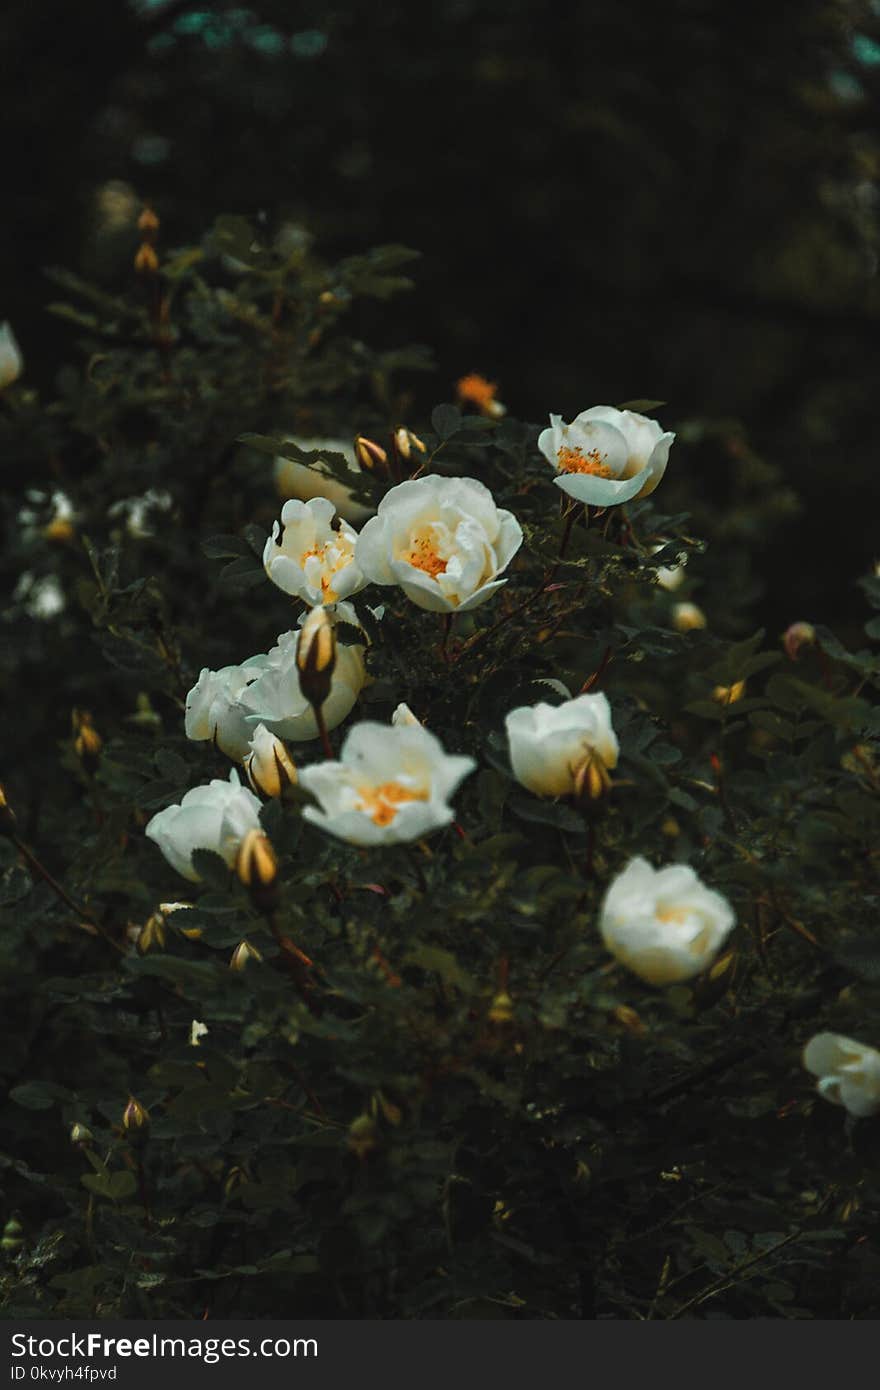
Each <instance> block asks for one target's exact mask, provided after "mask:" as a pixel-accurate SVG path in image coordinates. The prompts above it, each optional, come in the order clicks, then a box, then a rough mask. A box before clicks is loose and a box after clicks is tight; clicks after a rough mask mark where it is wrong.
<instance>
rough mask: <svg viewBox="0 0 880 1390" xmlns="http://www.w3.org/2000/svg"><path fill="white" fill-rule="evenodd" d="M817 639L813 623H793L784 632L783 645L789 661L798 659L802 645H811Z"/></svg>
mask: <svg viewBox="0 0 880 1390" xmlns="http://www.w3.org/2000/svg"><path fill="white" fill-rule="evenodd" d="M815 640H816V629H815V628H814V627H813V624H812V623H792V624H791V626H790V627H787V628H786V629H785V632H784V633H783V634H782V645H783V647H784V648H785V655H786V656H787V657H788V659H789V661H797V659H798V653H799V652H800V649H801V647H809V646H811V645H812V643H813V642H815Z"/></svg>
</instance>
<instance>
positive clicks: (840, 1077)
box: [803, 1033, 880, 1120]
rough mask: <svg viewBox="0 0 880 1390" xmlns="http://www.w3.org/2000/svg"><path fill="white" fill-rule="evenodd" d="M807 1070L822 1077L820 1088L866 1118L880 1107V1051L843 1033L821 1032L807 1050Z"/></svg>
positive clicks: (819, 1082)
mask: <svg viewBox="0 0 880 1390" xmlns="http://www.w3.org/2000/svg"><path fill="white" fill-rule="evenodd" d="M803 1062H804V1066H805V1067H806V1069H807V1071H810V1072H812V1073H813V1075H814V1076H817V1077H818V1078H819V1080H818V1082H817V1085H816V1090H817V1091H818V1092H819V1095H820V1096H823V1097H824V1098H825V1100H830V1101H831V1103H832V1104H833V1105H842V1106H843V1108H844V1109H845V1110H847V1111H848V1112H849V1114H850V1115H854V1116H855V1117H856V1118H857V1119H860V1120H861V1119H865V1118H866V1117H867V1116H868V1115H874V1114H876V1113H877V1111H878V1110H880V1052H878V1051H877V1049H876V1048H873V1047H868V1046H867V1044H866V1043H860V1042H855V1041H854V1040H853V1039H852V1038H844V1037H842V1036H841V1035H840V1034H839V1033H817V1034H816V1035H815V1037H812V1038H810V1041H809V1042H808V1043H807V1045H806V1047H805V1048H804V1052H803Z"/></svg>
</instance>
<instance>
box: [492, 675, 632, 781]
mask: <svg viewBox="0 0 880 1390" xmlns="http://www.w3.org/2000/svg"><path fill="white" fill-rule="evenodd" d="M504 723H505V727H506V730H507V743H508V747H509V749H510V762H511V766H512V767H513V775H514V777H515V778H516V779H517V781H518V782H521V783H522V785H523V786H524V787H528V789H529V791H531V792H534V793H535V794H536V795H537V796H568V795H571V794H572V793H574V791H575V790H576V774H577V770H578V768H579V767H580V766H581V765H582V764H583V762H584V759H585V758H588V757H590V756H591V755H592V754H596V755H597V756H598V757H599V758H600V759H601V761H602V762H603V763H604V765H605V767H607V768H612V767H616V766H617V755H618V752H619V751H620V750H619V745H618V742H617V735H616V734H615V732H614V730H613V728H612V727H611V706H610V705H609V704H608V699H607V697H606V696H605V695H578V696H576V697H575V698H574V699H573V700H566V701H565V703H564V704H561V705H546V704H538V705H522V706H520V708H519V709H514V710H511V711H510V713H509V714H508V716H507V718H506V719H505V721H504Z"/></svg>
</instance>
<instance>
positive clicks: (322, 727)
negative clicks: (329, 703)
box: [312, 705, 336, 762]
mask: <svg viewBox="0 0 880 1390" xmlns="http://www.w3.org/2000/svg"><path fill="white" fill-rule="evenodd" d="M312 708H313V709H314V711H315V719H316V721H317V724H318V733H319V734H320V735H321V746H322V747H323V749H324V753H325V754H326V756H327V757H328V758H329V759H330V761H331V762H332V761H333V760H334V759H335V757H336V754H335V753H334V752H333V744H332V743H331V742H330V735H329V733H328V732H327V721H326V719H325V718H324V706H323V705H313V706H312Z"/></svg>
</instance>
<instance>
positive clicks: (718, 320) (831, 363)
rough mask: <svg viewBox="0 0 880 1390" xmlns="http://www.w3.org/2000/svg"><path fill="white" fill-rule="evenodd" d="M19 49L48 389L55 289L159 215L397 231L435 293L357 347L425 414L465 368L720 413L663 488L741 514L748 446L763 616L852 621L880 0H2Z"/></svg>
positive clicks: (128, 252)
mask: <svg viewBox="0 0 880 1390" xmlns="http://www.w3.org/2000/svg"><path fill="white" fill-rule="evenodd" d="M0 45H2V52H3V54H4V80H3V87H4V96H3V111H4V149H5V154H6V158H5V172H4V184H5V196H4V200H3V215H2V217H0V266H2V267H3V273H2V281H0V317H3V318H8V319H10V320H11V321H12V322H13V324H14V328H15V331H16V334H17V336H18V338H19V340H20V342H21V344H22V346H23V349H24V352H25V355H26V359H27V364H28V377H27V379H28V381H29V382H31V383H33V384H37V385H39V386H40V387H41V388H45V389H47V390H51V387H52V382H53V377H54V373H55V371H56V370H57V368H58V366H59V365H60V364H61V363H62V362H63V361H64V360H65V357H66V356H69V355H70V353H71V351H72V350H73V347H74V344H75V340H76V331H75V330H73V329H71V328H69V327H68V326H67V325H65V324H63V323H60V322H59V321H57V320H56V319H54V318H51V317H49V316H48V315H47V314H46V313H45V310H44V306H45V304H46V302H47V301H48V300H50V299H51V298H53V293H52V287H51V285H49V283H48V281H47V280H46V279H45V277H44V275H43V268H44V267H45V266H47V265H52V264H62V265H66V266H68V267H71V268H73V269H76V270H78V271H80V272H82V273H85V274H87V275H89V276H91V277H93V278H95V279H97V280H99V281H100V282H102V283H106V284H113V283H118V284H125V283H127V282H129V281H130V277H131V274H132V272H131V257H132V250H133V247H134V246H135V245H136V232H135V230H134V226H133V221H134V217H136V215H137V211H138V206H139V200H140V199H141V198H143V197H149V198H152V199H153V200H154V201H155V205H156V207H157V210H158V211H159V213H160V216H161V218H162V239H163V243H164V245H165V246H166V247H170V246H173V245H180V244H184V243H187V242H189V241H193V240H197V239H198V238H199V237H200V236H201V235H202V234H203V232H204V231H205V229H206V227H207V226H208V225H210V223H211V222H212V221H213V218H214V216H215V214H217V213H218V212H237V213H244V214H246V215H248V216H250V217H255V216H258V215H259V214H260V213H261V212H262V213H265V215H266V219H267V226H271V227H276V226H278V225H279V223H280V222H282V221H283V220H285V219H292V220H295V221H297V222H300V223H303V224H305V225H306V226H307V227H308V229H309V230H310V231H311V232H312V233H314V234H315V236H316V238H317V242H318V246H319V248H320V249H321V250H323V251H325V252H326V254H327V255H328V256H332V255H336V254H340V253H347V252H350V251H354V250H360V249H365V248H367V247H369V246H371V245H373V244H376V243H378V242H383V241H399V242H403V243H405V244H408V245H411V246H414V247H416V248H418V249H419V250H420V251H421V252H422V253H423V261H422V262H421V263H420V265H419V266H418V267H417V270H416V278H417V285H418V288H417V290H416V292H415V294H414V295H411V296H407V297H404V299H403V300H398V301H397V302H395V303H394V304H393V305H391V306H382V307H381V308H380V309H377V310H373V311H372V314H371V317H370V318H369V319H365V320H364V322H363V325H362V326H363V328H364V331H365V332H367V331H369V332H370V333H371V334H372V335H373V336H378V337H379V338H380V339H383V338H384V339H386V340H387V342H388V343H389V344H390V343H393V342H395V341H403V340H411V339H413V338H418V339H419V340H421V341H423V342H425V343H428V344H430V345H431V346H432V348H433V349H434V351H435V353H436V357H437V362H438V366H439V377H438V378H436V379H433V380H432V379H430V378H428V379H424V380H422V381H419V382H416V383H414V384H415V387H416V389H417V391H419V392H420V393H421V395H420V400H421V403H422V404H423V405H425V406H427V405H429V404H430V403H432V402H433V401H435V400H436V399H438V398H441V399H442V398H445V397H446V398H448V397H449V396H450V395H451V390H452V382H453V381H454V380H455V379H456V377H458V376H460V375H461V374H463V373H464V372H466V371H470V370H478V371H481V372H483V373H484V374H485V375H487V376H489V377H491V378H493V379H497V380H498V381H499V383H500V395H501V398H502V399H503V400H504V401H505V402H506V403H507V404H508V406H509V408H510V409H511V410H512V411H513V412H514V413H515V414H516V415H518V416H520V417H521V418H525V419H534V420H542V419H544V418H545V417H546V414H547V412H548V411H549V410H554V411H559V412H561V413H563V414H564V415H566V416H567V417H568V416H571V415H572V414H574V413H576V412H577V411H579V410H581V409H584V408H586V407H587V406H588V405H592V404H594V403H597V402H608V403H616V402H621V401H623V400H626V399H632V398H640V397H650V398H652V399H662V400H664V401H667V402H668V403H669V404H668V406H667V407H666V408H665V410H664V411H663V412H662V418H663V420H664V423H665V424H667V425H668V426H670V427H672V428H677V429H679V431H680V432H682V431H683V438H685V439H687V437H688V430H689V429H690V431H691V434H693V431H694V428H695V426H694V421H699V420H706V419H709V420H712V421H714V422H715V425H716V432H715V434H714V435H713V441H714V444H713V447H711V448H694V449H693V450H691V451H690V452H689V453H688V455H687V462H686V463H685V462H684V454H682V455H680V457H681V458H682V464H681V465H680V467H679V469H678V474H677V477H676V480H675V482H674V483H673V484H672V487H673V488H674V489H677V495H676V496H675V497H674V500H676V501H680V502H682V503H683V505H685V506H687V505H688V502H689V501H691V500H693V499H697V500H698V502H699V503H700V504H701V505H704V506H706V505H708V506H711V505H715V506H717V507H719V508H723V507H724V506H725V495H726V494H725V476H724V475H725V469H726V468H728V467H729V466H730V457H734V456H736V453H737V450H738V449H741V447H742V441H743V440H747V441H748V446H749V447H750V448H751V449H753V450H755V451H756V452H757V454H758V455H759V456H760V457H761V458H764V459H768V460H769V461H770V462H771V463H772V464H774V465H776V466H778V468H779V470H780V474H779V478H780V480H781V484H782V485H784V486H785V487H787V488H793V489H794V491H795V492H796V494H797V496H798V498H799V499H800V502H801V507H800V510H799V511H797V512H794V511H791V512H789V513H788V514H787V516H786V517H785V518H784V519H781V520H780V522H779V524H778V525H775V526H774V527H772V528H770V530H769V531H768V530H766V529H763V530H761V529H760V528H759V529H758V530H756V534H755V537H754V545H755V548H756V552H757V556H758V562H759V569H760V574H761V578H762V580H763V584H764V589H765V600H764V603H765V607H764V612H763V614H762V617H764V618H766V619H767V620H768V623H769V624H770V625H772V624H773V623H774V622H776V623H779V624H784V623H786V622H787V621H789V620H791V619H793V618H800V617H809V618H812V619H821V620H823V621H826V622H836V623H837V624H838V626H840V623H841V620H842V618H843V617H844V616H845V610H846V609H847V608H854V607H855V606H857V603H856V600H855V599H854V591H853V581H854V579H855V577H856V576H857V575H858V574H860V573H863V572H864V571H865V569H866V568H867V566H869V565H870V564H871V563H872V561H873V560H874V559H875V554H876V552H880V546H878V545H877V544H876V543H875V536H876V527H875V525H874V510H875V506H876V502H877V498H878V489H877V486H876V483H875V469H876V459H875V456H876V438H877V411H876V380H877V367H878V360H877V352H876V343H877V334H878V325H880V292H878V284H877V248H878V242H880V236H878V221H877V203H878V170H880V130H878V124H880V120H878V118H880V108H878V105H877V100H876V97H877V91H878V84H880V17H878V13H877V7H876V6H875V5H873V4H870V3H868V0H775V3H774V4H772V5H763V6H754V7H753V6H743V5H736V4H731V3H722V2H721V0H670V2H669V3H665V4H662V5H660V4H657V3H655V0H585V3H581V4H571V5H557V6H550V5H548V4H547V3H546V0H544V3H539V0H437V3H434V4H432V5H431V6H430V7H428V6H423V5H417V4H413V3H412V0H390V3H384V4H382V5H376V4H366V3H364V4H359V3H354V2H353V0H339V3H335V4H333V3H329V0H311V2H309V0H253V3H251V4H249V5H246V4H244V3H242V4H228V5H227V4H223V3H213V4H212V3H208V4H203V5H199V4H197V3H194V4H186V3H184V4H180V3H174V2H173V0H172V2H171V3H165V4H162V3H158V4H157V3H152V4H142V5H140V6H135V5H126V4H124V3H123V0H90V3H89V4H87V5H76V6H73V5H70V3H69V0H40V3H33V0H27V3H24V2H23V0H7V3H6V4H5V5H4V7H3V12H2V15H0ZM111 181H120V185H119V186H116V185H115V184H113V185H112V186H111V187H110V189H109V199H108V189H107V185H108V183H110V182H111ZM102 190H103V194H102ZM133 195H134V196H133ZM114 197H115V200H116V201H115V203H114ZM114 207H115V209H116V212H115V214H114V212H113V209H114ZM108 208H109V211H108ZM114 215H115V217H116V225H115V227H114V225H113V218H114ZM358 326H361V325H360V323H359V324H358ZM689 422H690V424H689ZM719 431H720V433H719ZM725 440H726V441H727V445H728V446H729V447H725ZM731 441H732V442H731ZM672 473H673V470H670V478H671V477H672ZM768 510H772V499H768ZM742 539H743V540H744V541H745V542H746V543H748V540H749V538H748V535H745V536H744V537H742ZM859 616H860V615H859V614H854V617H859Z"/></svg>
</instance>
